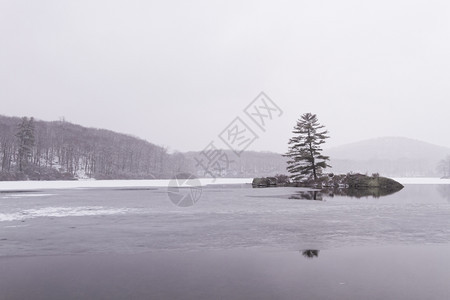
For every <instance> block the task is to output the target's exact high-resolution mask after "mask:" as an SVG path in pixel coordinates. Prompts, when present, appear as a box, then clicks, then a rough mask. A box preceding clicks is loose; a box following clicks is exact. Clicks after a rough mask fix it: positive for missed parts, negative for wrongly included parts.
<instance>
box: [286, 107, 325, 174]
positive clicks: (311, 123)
mask: <svg viewBox="0 0 450 300" xmlns="http://www.w3.org/2000/svg"><path fill="white" fill-rule="evenodd" d="M324 127H325V126H323V125H320V123H319V121H318V119H317V116H316V115H315V114H311V113H306V114H303V115H302V116H301V117H300V119H299V120H298V121H297V124H296V126H295V127H294V130H293V131H292V133H294V136H293V137H292V138H291V139H290V140H289V150H288V152H287V153H286V154H285V155H284V156H287V157H289V158H290V160H289V161H288V167H287V170H288V172H289V173H291V174H292V175H291V178H292V179H293V180H294V181H303V180H310V179H313V180H314V181H316V180H317V179H318V177H319V176H320V175H321V174H322V170H323V169H325V168H326V167H330V165H328V164H327V161H328V160H329V157H328V156H324V155H322V149H321V145H322V144H323V143H325V140H326V139H327V138H329V136H327V134H328V131H327V130H325V129H323V128H324Z"/></svg>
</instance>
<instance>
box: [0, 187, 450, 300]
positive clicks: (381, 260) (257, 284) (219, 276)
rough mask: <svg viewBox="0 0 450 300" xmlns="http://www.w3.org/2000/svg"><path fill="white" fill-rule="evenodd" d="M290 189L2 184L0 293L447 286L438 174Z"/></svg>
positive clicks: (446, 202)
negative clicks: (342, 190)
mask: <svg viewBox="0 0 450 300" xmlns="http://www.w3.org/2000/svg"><path fill="white" fill-rule="evenodd" d="M299 195H300V196H299ZM302 195H306V196H307V195H308V192H306V191H305V190H304V189H300V188H266V189H252V188H251V186H250V185H249V184H234V185H221V184H216V185H212V186H209V185H208V186H204V187H203V188H202V191H201V198H200V199H199V201H198V202H197V203H196V204H195V205H194V206H191V207H178V206H175V205H174V204H173V203H172V202H171V200H170V198H169V195H168V193H167V188H165V187H158V186H145V185H141V186H136V185H134V186H122V187H106V186H105V187H100V188H99V187H97V188H89V187H84V188H73V189H69V188H59V189H53V188H48V189H32V188H28V189H16V190H13V189H6V190H5V189H4V190H3V192H0V240H1V243H0V299H24V298H33V299H62V298H64V299H80V298H95V299H124V298H133V297H134V299H202V298H203V299H212V298H220V297H222V298H226V299H230V298H233V299H274V298H284V299H424V298H427V299H445V298H448V296H449V295H450V287H449V286H448V280H449V279H450V251H449V250H450V185H448V184H417V182H414V184H407V185H406V186H405V188H404V189H403V190H401V191H400V192H398V193H395V194H392V195H389V196H385V197H380V198H371V197H367V198H365V197H364V198H351V197H347V196H334V197H331V196H329V195H320V197H317V199H321V201H317V200H305V199H301V198H308V197H303V196H302ZM308 250H309V251H308ZM308 256H309V257H308ZM83 293H84V294H83Z"/></svg>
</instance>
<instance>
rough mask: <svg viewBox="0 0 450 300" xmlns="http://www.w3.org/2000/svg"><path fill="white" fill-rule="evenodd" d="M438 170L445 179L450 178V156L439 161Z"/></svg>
mask: <svg viewBox="0 0 450 300" xmlns="http://www.w3.org/2000/svg"><path fill="white" fill-rule="evenodd" d="M437 169H438V171H439V172H440V174H442V176H443V177H444V178H450V155H448V156H447V157H446V158H445V159H442V160H441V161H439V163H438V166H437Z"/></svg>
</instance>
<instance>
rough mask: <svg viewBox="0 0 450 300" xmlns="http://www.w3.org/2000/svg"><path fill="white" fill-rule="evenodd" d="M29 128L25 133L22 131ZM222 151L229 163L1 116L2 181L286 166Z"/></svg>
mask: <svg viewBox="0 0 450 300" xmlns="http://www.w3.org/2000/svg"><path fill="white" fill-rule="evenodd" d="M27 130H28V133H29V136H26V134H25V135H24V133H25V132H27ZM30 132H31V133H30ZM20 136H21V137H20ZM220 151H221V153H223V154H225V156H226V157H227V158H228V160H229V162H228V163H224V162H219V163H210V162H208V161H207V158H206V157H205V156H204V154H202V152H188V153H180V152H176V153H173V154H169V153H168V152H167V149H166V148H164V147H161V146H157V145H155V144H152V143H150V142H148V141H145V140H143V139H140V138H137V137H134V136H131V135H127V134H122V133H117V132H113V131H110V130H105V129H97V128H87V127H83V126H80V125H76V124H73V123H70V122H67V121H64V120H61V121H51V122H47V121H40V120H34V119H33V120H32V121H31V122H30V118H26V119H25V123H24V119H23V118H17V117H7V116H1V115H0V180H70V179H80V178H94V179H153V178H172V177H173V176H174V175H176V174H178V173H193V174H195V175H197V176H198V177H210V176H215V177H256V176H270V175H274V174H278V173H285V170H286V167H285V158H284V157H282V156H281V155H280V154H277V153H271V152H253V151H249V152H244V153H242V154H241V155H239V156H237V155H235V154H234V153H233V152H232V151H231V150H220ZM200 160H204V161H203V162H202V163H199V161H200ZM202 165H207V168H208V169H205V168H204V167H202Z"/></svg>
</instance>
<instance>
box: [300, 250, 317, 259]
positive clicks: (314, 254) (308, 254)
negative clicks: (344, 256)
mask: <svg viewBox="0 0 450 300" xmlns="http://www.w3.org/2000/svg"><path fill="white" fill-rule="evenodd" d="M319 252H320V250H313V249H307V250H303V251H302V255H303V256H304V257H306V258H314V257H319Z"/></svg>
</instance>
